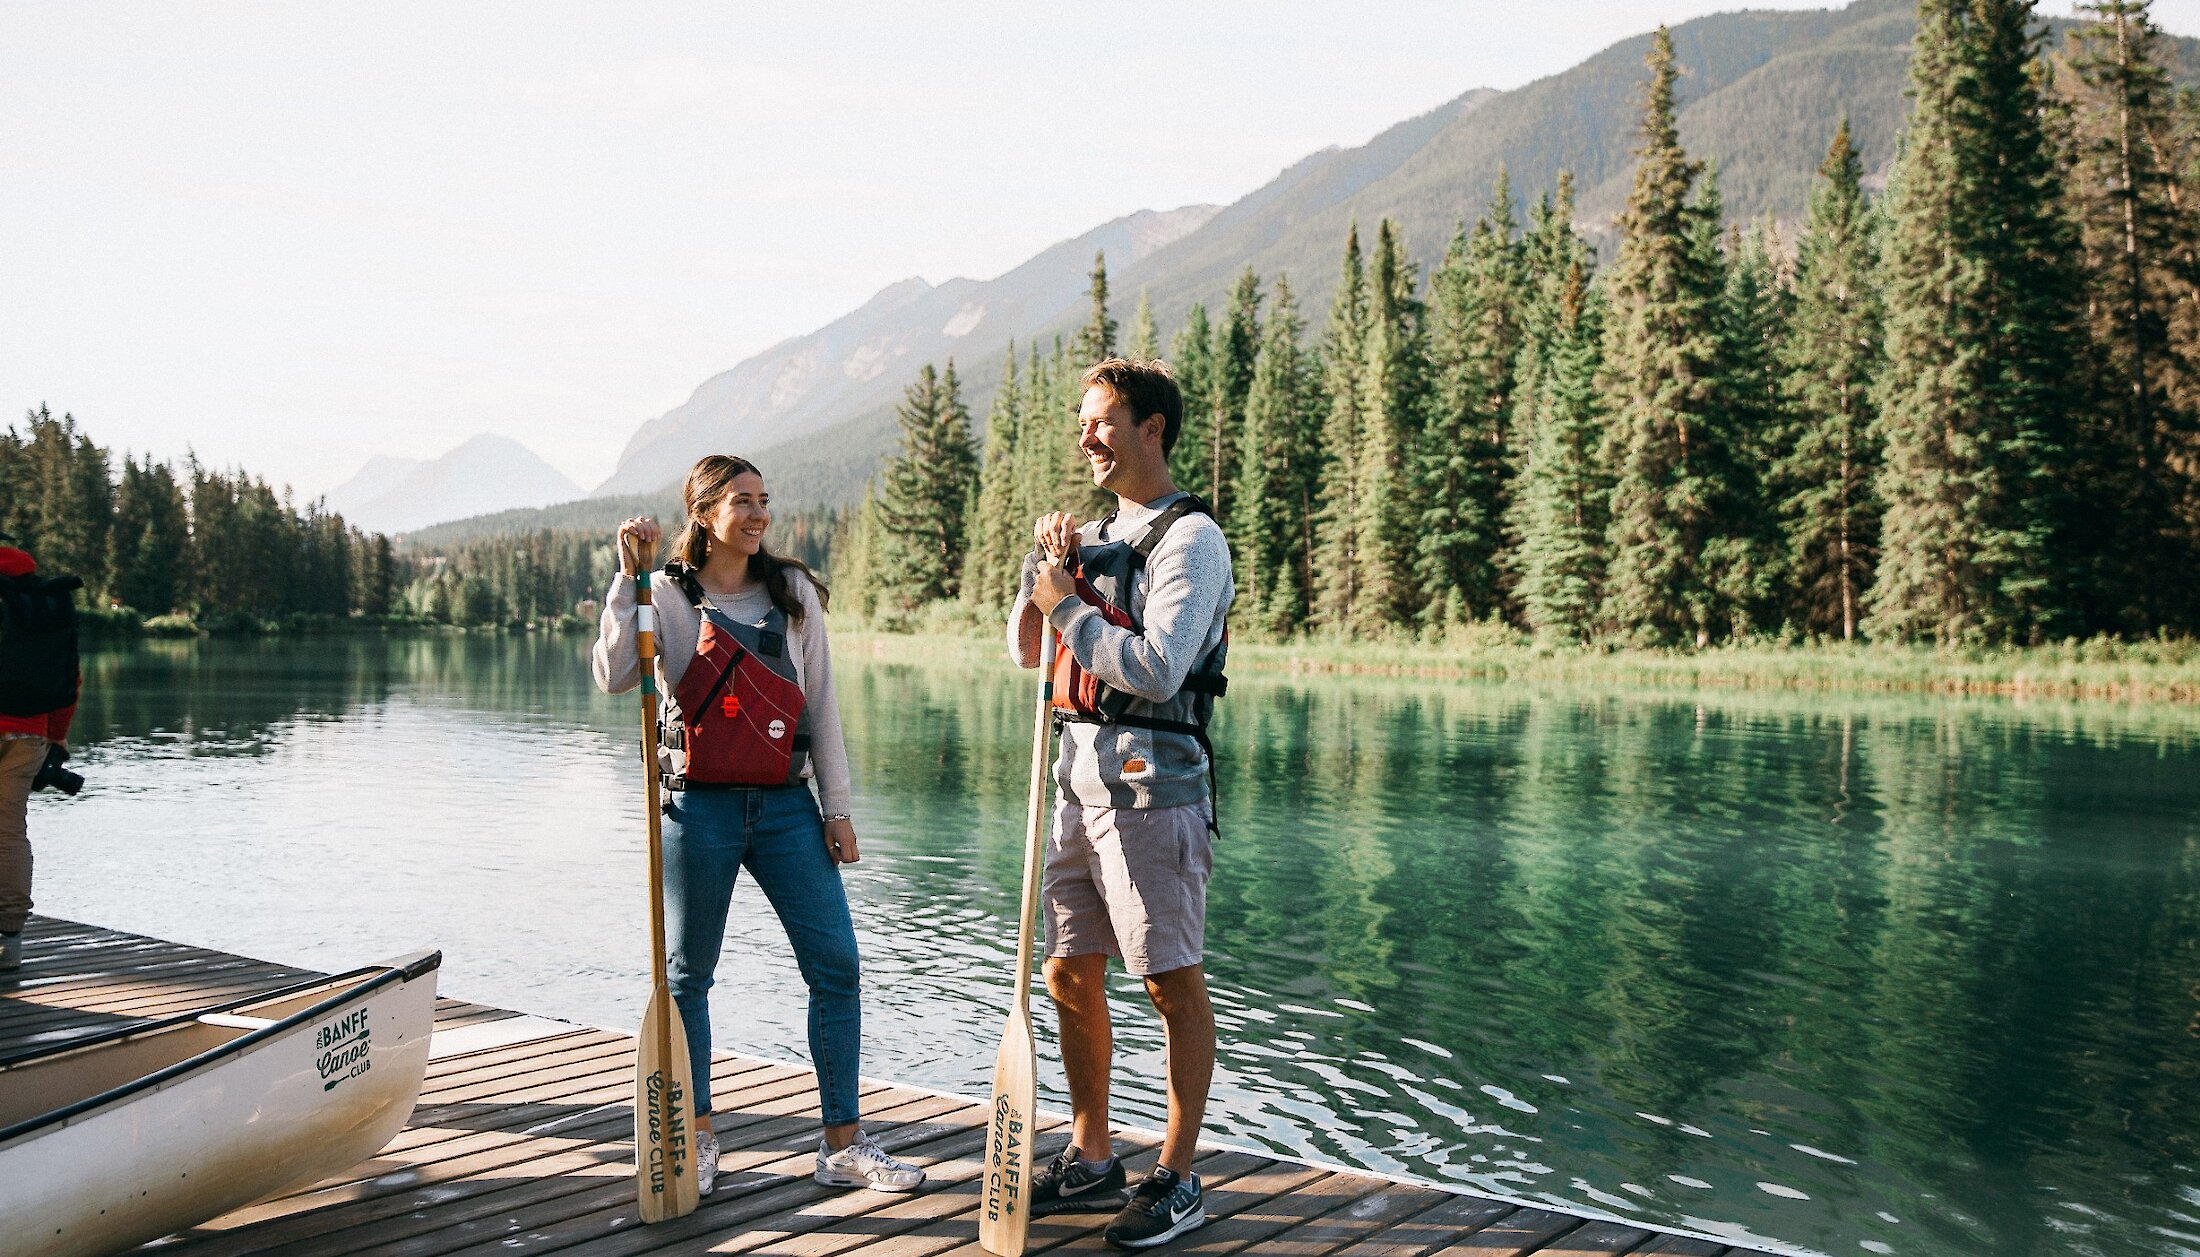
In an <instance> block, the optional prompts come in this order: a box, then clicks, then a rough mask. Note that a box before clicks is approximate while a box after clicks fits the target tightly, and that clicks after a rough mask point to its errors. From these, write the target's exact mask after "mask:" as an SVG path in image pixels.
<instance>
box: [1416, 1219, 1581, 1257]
mask: <svg viewBox="0 0 2200 1257" xmlns="http://www.w3.org/2000/svg"><path fill="white" fill-rule="evenodd" d="M1580 1225H1581V1219H1579V1218H1577V1217H1574V1216H1572V1215H1571V1214H1564V1213H1559V1212H1557V1211H1555V1210H1551V1209H1520V1210H1516V1211H1514V1212H1513V1213H1511V1214H1508V1215H1507V1216H1505V1217H1503V1218H1501V1219H1499V1220H1497V1221H1496V1222H1493V1223H1491V1224H1490V1225H1488V1226H1486V1227H1483V1228H1482V1229H1481V1230H1479V1231H1476V1232H1475V1233H1473V1234H1472V1235H1466V1236H1461V1237H1460V1238H1458V1239H1456V1240H1453V1241H1451V1242H1449V1243H1446V1244H1445V1245H1443V1246H1442V1247H1441V1248H1437V1249H1435V1250H1434V1252H1433V1253H1432V1255H1431V1257H1455V1255H1456V1254H1465V1253H1472V1254H1474V1255H1475V1257H1496V1255H1497V1254H1505V1255H1506V1257H1511V1255H1512V1254H1515V1253H1532V1252H1540V1251H1542V1246H1543V1245H1545V1244H1548V1243H1550V1242H1551V1241H1552V1240H1555V1239H1557V1238H1558V1237H1560V1236H1562V1235H1565V1234H1566V1233H1567V1232H1569V1231H1572V1230H1574V1229H1575V1228H1577V1227H1579V1226H1580Z"/></svg>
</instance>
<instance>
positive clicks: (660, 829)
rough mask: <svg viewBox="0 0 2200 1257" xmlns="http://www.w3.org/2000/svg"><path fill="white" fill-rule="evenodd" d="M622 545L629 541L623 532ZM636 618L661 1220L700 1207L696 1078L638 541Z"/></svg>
mask: <svg viewBox="0 0 2200 1257" xmlns="http://www.w3.org/2000/svg"><path fill="white" fill-rule="evenodd" d="M620 544H621V545H622V546H624V545H625V544H626V540H625V539H624V538H621V540H620ZM633 548H634V550H635V564H634V567H635V571H636V572H637V573H638V574H637V575H636V576H635V578H634V602H635V607H634V618H635V626H636V628H637V629H638V630H639V636H640V638H641V665H642V765H643V776H644V778H645V780H646V783H647V788H648V789H647V793H648V799H649V804H648V813H647V814H648V817H649V966H650V967H649V977H650V988H649V1008H648V1010H647V1011H646V1012H644V1013H643V1014H642V1033H641V1043H640V1045H639V1048H638V1051H637V1053H636V1056H635V1062H634V1187H635V1190H636V1191H637V1192H638V1193H639V1195H640V1197H641V1210H642V1221H644V1222H663V1221H665V1220H667V1219H670V1218H679V1217H685V1216H686V1215H688V1214H690V1213H693V1212H695V1204H696V1192H695V1129H694V1122H693V1120H692V1116H693V1112H692V1104H691V1101H692V1099H693V1097H694V1095H695V1083H694V1078H693V1076H692V1071H691V1070H690V1068H689V1065H688V1049H687V1029H686V1027H685V1026H683V1025H682V1024H681V1021H680V1010H679V1008H678V1007H676V1006H675V1005H674V1004H673V1002H672V988H671V984H670V983H668V982H667V981H666V980H665V847H664V818H663V816H662V815H661V813H660V799H661V797H662V796H661V795H660V794H659V793H658V780H657V613H656V608H655V607H654V606H653V605H651V603H650V600H649V569H650V564H651V561H652V560H653V559H654V557H655V556H654V555H652V554H650V553H648V552H647V551H648V550H650V549H654V548H655V547H646V548H645V547H644V546H643V545H642V543H640V542H635V543H634V546H633Z"/></svg>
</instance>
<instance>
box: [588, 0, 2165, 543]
mask: <svg viewBox="0 0 2200 1257" xmlns="http://www.w3.org/2000/svg"><path fill="white" fill-rule="evenodd" d="M2050 25H2051V26H2052V27H2053V28H2054V29H2055V31H2056V39H2057V41H2058V43H2059V41H2060V38H2061V32H2063V31H2067V30H2069V29H2071V28H2072V24H2071V23H2069V22H2067V21H2060V20H2058V21H2056V22H2053V23H2051V24H2050ZM1914 28H1915V10H1914V6H1913V4H1912V3H1911V0H1856V2H1855V3H1852V4H1850V5H1848V6H1847V7H1846V8H1840V9H1820V10H1800V11H1745V12H1734V13H1721V14H1715V15H1712V16H1709V17H1704V18H1698V19H1696V20H1694V21H1690V22H1685V23H1683V24H1681V25H1679V26H1676V27H1674V28H1673V32H1672V34H1673V42H1674V47H1675V51H1676V54H1677V58H1678V60H1679V62H1680V64H1681V67H1682V71H1683V77H1682V79H1681V81H1680V84H1679V87H1678V93H1677V98H1678V103H1679V105H1680V112H1679V118H1678V122H1679V127H1680V134H1681V139H1682V141H1683V143H1685V144H1686V145H1687V146H1688V148H1689V150H1690V152H1691V153H1693V154H1694V155H1696V156H1697V157H1699V158H1703V159H1708V160H1710V161H1711V162H1713V163H1714V164H1715V165H1716V166H1717V168H1718V174H1719V183H1720V188H1721V191H1722V193H1723V195H1724V198H1725V206H1726V211H1727V215H1728V217H1729V219H1731V220H1734V221H1746V220H1750V219H1754V218H1757V217H1759V216H1762V215H1770V216H1772V217H1774V218H1775V219H1777V220H1780V221H1782V222H1784V223H1786V224H1789V225H1791V226H1792V224H1794V223H1796V222H1797V221H1799V220H1800V219H1801V218H1802V216H1803V212H1804V208H1805V203H1806V199H1807V196H1808V192H1809V188H1810V183H1811V179H1812V177H1813V175H1814V174H1815V172H1816V170H1817V167H1818V163H1819V161H1820V160H1821V158H1822V157H1823V156H1824V153H1825V150H1826V146H1827V144H1828V143H1829V142H1830V141H1831V139H1832V136H1833V131H1834V128H1835V127H1836V125H1837V124H1838V123H1839V121H1840V119H1841V118H1842V117H1843V116H1847V117H1848V118H1849V120H1850V124H1851V127H1852V129H1853V131H1854V134H1855V139H1856V142H1857V144H1858V147H1859V149H1860V150H1861V152H1862V155H1863V159H1864V163H1865V168H1866V170H1867V171H1868V172H1871V173H1872V174H1873V175H1874V176H1875V177H1876V176H1879V175H1883V174H1884V172H1885V169H1886V167H1887V166H1888V164H1889V163H1890V162H1891V160H1892V158H1893V154H1894V147H1895V142H1896V140H1897V138H1898V136H1899V135H1900V132H1901V129H1902V126H1903V125H1904V122H1905V120H1906V119H1907V117H1908V114H1909V103H1908V100H1907V98H1906V96H1905V89H1906V88H1907V86H1908V70H1909V41H1910V36H1911V33H1912V31H1913V30H1914ZM1649 43H1650V35H1649V34H1648V33H1647V32H1645V33H1643V34H1641V35H1637V36H1633V37H1630V38H1628V39H1623V40H1621V41H1619V42H1617V43H1615V44H1613V45H1612V46H1610V47H1609V48H1606V49H1605V50H1603V51H1602V52H1599V53H1597V54H1596V55H1595V56H1593V57H1590V58H1589V59H1588V60H1586V61H1583V62H1582V63H1581V64H1579V65H1576V66H1574V67H1572V68H1571V69H1568V70H1565V71H1562V72H1560V73H1558V74H1554V75H1551V76H1549V77H1547V78H1543V79H1539V80H1537V81H1535V82H1533V83H1530V84H1528V85H1526V86H1524V87H1520V88H1517V89H1514V90H1512V91H1507V92H1495V91H1490V90H1487V89H1480V90H1475V91H1470V92H1467V93H1465V94H1463V95H1461V96H1459V97H1456V98H1454V99H1453V100H1451V101H1449V102H1447V103H1445V104H1444V105H1441V106H1439V107H1437V108H1436V109H1433V110H1430V111H1429V112H1427V113H1425V114H1422V115H1420V116H1419V117H1416V118H1412V119H1409V120H1407V121H1404V122H1401V123H1399V124H1397V125H1396V126H1393V127H1391V128H1389V129H1388V130H1385V131H1384V132H1383V133H1382V134H1380V135H1377V136H1376V137H1375V138H1374V139H1372V140H1370V141H1368V142H1367V143H1366V144H1362V145H1359V146H1357V147H1353V148H1331V149H1325V150H1323V151H1322V152H1319V153H1315V154H1313V155H1311V156H1308V157H1306V158H1304V159H1302V160H1300V161H1298V162H1296V163H1294V164H1292V165H1291V166H1290V167H1289V168H1288V169H1286V170H1284V171H1282V172H1281V173H1280V174H1278V175H1277V176H1276V177H1275V178H1274V179H1273V180H1271V181H1269V183H1268V184H1267V185H1266V186H1264V187H1261V188H1259V189H1258V190H1256V191H1254V192H1253V193H1251V194H1250V195H1248V196H1246V197H1244V198H1243V199H1241V200H1239V201H1237V202H1235V203H1233V204H1231V205H1229V206H1226V207H1224V208H1222V209H1220V210H1215V209H1212V208H1209V207H1194V208H1192V209H1187V210H1178V211H1173V212H1172V213H1173V215H1174V217H1172V216H1170V215H1156V216H1152V218H1153V219H1155V220H1160V221H1157V222H1154V223H1153V224H1152V227H1151V229H1150V230H1148V231H1147V232H1146V233H1145V234H1144V235H1142V236H1140V235H1138V233H1137V232H1136V231H1135V230H1134V229H1133V225H1134V224H1139V223H1141V222H1142V221H1147V216H1143V215H1134V216H1132V217H1131V218H1128V219H1121V220H1118V221H1117V222H1115V223H1110V224H1108V225H1107V226H1104V227H1102V228H1100V229H1098V230H1097V231H1095V232H1092V233H1089V234H1088V235H1085V236H1081V237H1079V238H1077V239H1076V240H1072V241H1067V242H1064V243H1063V244H1060V245H1056V246H1055V247H1054V248H1052V249H1049V250H1047V251H1046V252H1045V253H1042V254H1040V255H1039V256H1038V257H1037V258H1034V259H1032V261H1030V262H1028V263H1026V264H1025V265H1024V266H1022V267H1019V268H1017V269H1016V270H1015V271H1011V272H1009V274H1008V275H1004V276H1002V277H1001V278H1000V279H998V280H994V281H991V284H976V283H973V282H972V281H968V280H956V281H951V282H950V283H948V284H943V285H940V286H939V287H937V288H934V287H931V286H929V285H926V284H924V283H923V281H921V280H905V281H903V282H902V283H901V284H897V285H894V286H893V287H891V288H888V289H886V290H885V291H884V292H881V293H880V294H879V295H878V296H877V297H875V298H873V299H872V301H871V302H869V303H867V304H866V305H865V306H864V307H863V308H862V309H860V310H857V311H855V312H854V313H852V314H849V315H848V316H846V317H845V318H843V319H840V320H838V321H836V322H835V323H833V324H831V325H829V326H828V327H826V328H823V329H820V330H819V331H817V332H814V333H811V334H810V335H808V336H803V337H797V338H795V339H793V340H790V341H787V342H785V343H784V344H782V345H779V346H775V347H774V348H773V349H771V350H767V351H766V352H765V353H763V354H760V355H757V356H756V357H755V358H752V359H749V360H748V361H746V362H743V363H741V364H740V365H739V366H736V367H734V368H733V369H732V370H730V371H728V372H725V373H724V374H722V375H720V376H717V377H715V378H714V379H712V380H710V381H709V382H707V383H705V384H704V385H703V387H702V388H700V389H698V390H697V391H696V394H695V397H694V398H693V399H691V400H690V401H689V402H688V403H687V404H686V405H685V406H682V407H681V408H680V409H678V410H676V411H673V412H672V413H671V414H668V415H666V416H665V417H664V418H662V419H659V420H656V421H654V422H653V423H650V424H647V425H645V426H644V428H643V430H642V431H641V432H640V433H637V434H636V436H635V438H634V440H633V442H631V443H630V444H629V446H628V448H627V453H626V455H625V456H624V457H622V459H621V461H620V466H619V468H618V470H617V471H616V472H615V473H614V474H613V476H612V477H611V479H609V480H607V481H606V482H605V483H604V485H603V486H602V487H601V488H600V489H598V490H597V492H598V493H601V494H635V493H650V492H659V493H661V492H662V491H663V490H664V489H665V488H666V487H667V486H669V485H671V484H672V483H673V482H675V481H677V480H678V479H679V477H680V475H681V474H682V473H683V472H684V471H685V470H686V466H687V463H688V462H689V461H691V460H692V459H693V457H694V456H695V455H696V454H699V453H702V452H704V451H706V450H711V449H718V450H733V451H738V452H740V453H742V454H743V455H744V456H746V457H749V458H752V459H754V460H755V461H756V462H757V463H758V464H759V465H760V466H761V467H763V468H764V470H765V472H766V474H767V476H768V477H769V478H770V480H771V484H772V488H773V494H774V497H776V498H777V499H778V500H780V501H782V502H786V503H790V504H801V505H803V506H819V505H829V504H834V503H843V502H847V501H850V500H852V499H853V498H854V497H855V496H856V495H858V494H860V493H861V492H862V487H863V484H864V481H865V480H866V479H867V478H868V477H869V476H870V475H871V474H872V473H873V472H875V471H876V470H877V468H878V466H879V464H880V462H881V461H882V460H883V459H884V458H885V457H886V456H887V455H888V454H890V453H891V452H892V450H893V448H894V442H895V431H896V429H895V424H894V417H893V408H894V402H895V401H896V399H897V398H898V397H899V395H900V392H901V390H902V388H903V387H904V386H905V385H906V384H907V383H908V382H909V381H910V380H911V379H912V378H913V377H914V376H915V374H916V370H917V368H918V367H919V366H921V365H923V364H924V363H926V362H938V361H941V360H942V359H944V358H945V356H946V355H947V354H949V353H952V354H953V355H954V357H955V364H956V368H957V370H958V372H959V373H960V375H961V378H962V381H963V387H964V399H965V400H966V402H968V403H969V405H970V408H971V410H972V412H973V413H974V414H976V415H979V416H981V417H982V416H983V415H984V413H985V409H986V405H987V402H988V401H989V399H990V398H991V396H992V393H993V390H994V388H995V386H996V382H997V381H998V380H999V378H1000V373H1001V355H1002V351H1003V349H1004V348H1005V346H1006V344H1007V342H1008V341H1009V339H1010V338H1014V339H1015V340H1017V341H1018V342H1019V343H1020V344H1027V343H1029V342H1030V341H1031V339H1032V338H1034V337H1037V338H1039V339H1040V340H1041V341H1042V343H1045V342H1049V341H1051V339H1052V338H1053V337H1054V336H1056V335H1065V336H1066V335H1069V334H1071V333H1073V332H1074V330H1075V329H1076V328H1077V327H1078V326H1079V325H1080V324H1081V323H1082V322H1083V320H1084V318H1085V313H1086V301H1085V296H1084V289H1085V276H1086V272H1087V270H1088V269H1089V267H1090V265H1091V261H1092V255H1093V252H1094V251H1095V250H1096V249H1105V250H1106V251H1107V255H1108V278H1109V284H1110V288H1111V290H1112V293H1113V296H1114V299H1115V309H1114V313H1115V316H1116V318H1117V320H1118V321H1119V322H1121V323H1123V324H1125V325H1126V326H1127V325H1128V323H1129V321H1130V314H1131V311H1132V310H1133V309H1134V308H1135V307H1136V304H1137V301H1138V296H1139V294H1140V292H1142V291H1143V292H1145V293H1146V294H1147V295H1148V297H1149V298H1150V299H1151V300H1152V302H1153V306H1154V313H1155V318H1156V321H1157V323H1158V325H1159V326H1160V328H1161V332H1162V337H1163V344H1164V345H1166V344H1167V343H1168V340H1169V338H1170V337H1171V336H1172V335H1173V333H1174V330H1175V329H1176V327H1178V326H1179V325H1180V324H1181V323H1182V321H1183V318H1184V315H1185V312H1186V311H1187V310H1188V309H1189V308H1190V306H1191V305H1192V303H1193V302H1195V301H1200V302H1205V303H1206V304H1207V305H1208V307H1209V310H1210V311H1211V312H1217V313H1219V310H1218V307H1219V306H1220V305H1221V303H1222V301H1223V300H1224V297H1225V293H1226V292H1227V289H1228V286H1229V283H1230V281H1231V280H1232V279H1233V278H1234V277H1235V276H1236V274H1237V273H1238V272H1239V271H1241V270H1243V269H1244V268H1245V267H1246V266H1248V265H1250V266H1251V267H1252V268H1253V269H1254V270H1255V271H1257V272H1259V273H1260V275H1261V276H1263V277H1264V278H1267V279H1273V277H1274V276H1276V275H1278V274H1288V275H1289V276H1290V278H1291V284H1292V288H1293V289H1294V291H1295V292H1296V293H1297V295H1298V299H1299V306H1300V309H1301V310H1302V311H1304V312H1305V313H1306V315H1307V317H1308V319H1309V322H1310V323H1311V324H1312V326H1313V328H1314V329H1315V334H1317V335H1318V334H1319V329H1320V327H1321V325H1322V322H1323V320H1324V319H1325V318H1326V315H1327V309H1328V301H1329V294H1330V290H1331V288H1332V287H1333V285H1334V283H1335V280H1336V271H1337V265H1338V258H1339V254H1340V251H1341V249H1342V246H1343V242H1344V234H1345V230H1346V227H1347V226H1348V225H1349V224H1351V223H1353V222H1355V221H1356V222H1358V223H1359V224H1361V226H1362V227H1363V228H1365V229H1367V231H1368V232H1369V233H1371V232H1372V228H1373V226H1374V224H1375V223H1376V222H1377V221H1379V220H1380V219H1382V218H1385V217H1388V218H1392V219H1395V220H1397V222H1398V224H1399V226H1400V227H1401V229H1402V230H1403V232H1404V236H1405V241H1406V244H1407V246H1408V248H1409V250H1410V252H1411V255H1412V257H1413V259H1414V260H1415V261H1416V262H1417V263H1418V264H1419V266H1420V267H1421V273H1422V275H1423V276H1424V277H1425V276H1426V275H1427V274H1428V273H1429V271H1430V270H1432V269H1433V268H1434V266H1435V264H1436V261H1437V260H1438V259H1439V258H1440V257H1441V256H1442V253H1443V250H1444V246H1445V244H1446V243H1447V242H1448V241H1449V239H1450V237H1451V235H1452V233H1453V231H1454V230H1455V229H1456V228H1457V226H1458V224H1459V223H1460V222H1461V220H1463V219H1471V218H1472V217H1473V216H1474V215H1475V214H1477V213H1479V212H1480V210H1481V209H1482V207H1483V205H1484V203H1485V202H1486V201H1487V200H1488V198H1489V195H1490V191H1491V188H1492V186H1493V185H1494V184H1495V182H1496V178H1497V173H1498V171H1499V169H1500V168H1503V169H1505V170H1506V171H1508V172H1509V174H1510V176H1511V179H1512V187H1513V195H1514V197H1515V200H1516V212H1518V213H1520V214H1521V216H1522V217H1523V218H1524V217H1525V210H1526V207H1527V206H1528V205H1529V204H1531V203H1532V202H1533V201H1534V200H1535V198H1537V197H1540V196H1541V195H1543V194H1544V193H1545V192H1547V191H1548V190H1549V189H1550V188H1551V187H1552V186H1553V185H1554V184H1555V182H1556V181H1557V177H1558V173H1559V171H1561V170H1570V171H1572V172H1573V173H1574V176H1575V179H1576V183H1577V187H1578V190H1579V191H1578V199H1577V225H1578V226H1579V227H1581V229H1582V230H1583V231H1584V232H1585V233H1587V234H1588V235H1589V236H1590V237H1591V239H1592V240H1594V241H1597V242H1599V243H1600V244H1601V245H1603V246H1604V247H1605V249H1606V252H1607V253H1608V252H1609V246H1610V244H1611V243H1612V234H1611V227H1612V221H1613V218H1614V217H1615V216H1616V215H1617V213H1618V212H1619V209H1620V207H1621V205H1622V204H1623V202H1624V201H1625V199H1626V195H1627V191H1628V186H1629V183H1630V181H1631V179H1632V164H1633V150H1634V146H1635V134H1634V133H1635V126H1636V118H1637V113H1638V108H1639V106H1638V97H1639V93H1640V91H1641V87H1642V83H1643V80H1644V71H1643V66H1642V59H1643V54H1644V53H1645V51H1647V49H1648V47H1649ZM2162 52H2163V55H2164V57H2165V60H2166V61H2167V62H2168V64H2169V68H2170V70H2171V73H2172V77H2173V78H2175V79H2176V81H2177V82H2178V83H2179V84H2181V85H2185V86H2191V85H2194V84H2196V83H2200V40H2194V39H2188V38H2175V37H2172V38H2165V39H2164V40H2163V43H2162ZM1125 235H1131V236H1133V237H1134V240H1133V241H1131V242H1128V243H1127V244H1126V243H1121V242H1122V238H1123V237H1124V236H1125ZM1010 291H1013V292H1014V293H1015V294H1016V297H1017V300H1016V301H1015V302H1014V303H1013V304H1012V303H1010V302H1009V301H1008V300H1006V296H1007V294H1008V293H1009V292H1010ZM995 294H998V295H995ZM782 390H784V392H782ZM577 505H578V504H576V506H577ZM563 509H564V508H561V510H563ZM571 515H572V512H571V511H569V510H568V511H566V512H565V514H564V515H561V516H560V518H567V517H570V516H571ZM591 522H592V523H598V522H606V523H607V522H615V517H613V516H610V515H606V516H605V518H604V520H603V521H594V520H593V519H592V520H591Z"/></svg>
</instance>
